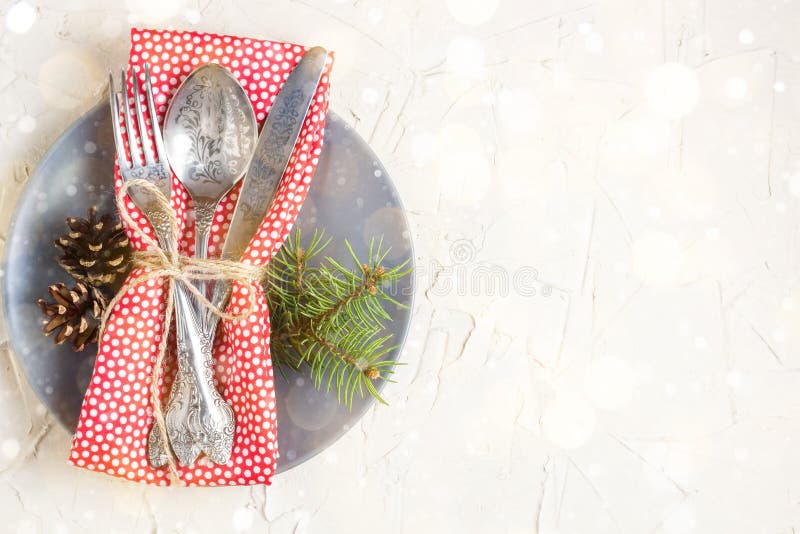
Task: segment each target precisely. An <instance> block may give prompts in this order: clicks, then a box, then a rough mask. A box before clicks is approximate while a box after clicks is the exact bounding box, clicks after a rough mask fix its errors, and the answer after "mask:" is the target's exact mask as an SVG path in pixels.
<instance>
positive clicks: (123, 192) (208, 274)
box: [98, 179, 266, 483]
mask: <svg viewBox="0 0 800 534" xmlns="http://www.w3.org/2000/svg"><path fill="white" fill-rule="evenodd" d="M132 187H135V188H137V189H140V190H142V191H146V192H148V193H152V197H153V202H154V203H155V205H154V208H155V209H157V210H159V211H160V212H161V213H164V214H166V215H167V220H168V222H169V227H170V235H171V236H172V239H171V240H170V241H171V243H170V245H171V246H169V247H168V248H167V249H164V248H162V247H161V245H160V244H159V243H158V242H157V241H156V240H155V239H153V238H152V237H150V236H149V235H148V234H147V232H145V230H144V229H143V227H142V226H141V225H140V224H139V222H138V221H137V220H136V219H134V218H133V217H132V216H131V214H130V212H129V211H128V206H127V202H126V196H127V195H128V190H129V189H130V188H132ZM116 203H117V207H118V209H119V214H120V218H121V219H122V220H123V221H124V222H125V224H126V225H127V227H128V228H129V229H130V230H131V231H133V233H134V234H135V235H136V236H138V237H139V238H140V239H141V240H142V241H143V242H144V243H146V244H147V245H148V248H147V249H145V250H137V251H134V253H133V255H132V263H133V266H134V267H141V268H143V269H142V272H141V273H140V274H137V275H131V276H129V277H128V279H127V280H125V283H124V284H123V286H122V287H121V288H120V289H119V291H118V292H117V294H116V295H115V296H114V298H112V299H111V301H110V302H109V303H108V306H107V307H106V309H105V311H104V312H103V315H102V317H101V318H100V326H99V331H100V334H99V336H98V339H101V340H102V339H103V335H104V334H105V330H106V327H107V326H108V319H109V317H110V316H111V312H112V311H113V309H114V307H115V306H116V305H117V304H118V303H119V301H120V300H121V299H122V298H123V296H124V295H125V294H126V293H127V292H128V291H129V290H130V289H131V288H133V287H134V286H136V285H138V284H141V283H143V282H147V281H148V280H155V279H157V278H163V279H164V280H165V290H166V309H165V310H164V328H163V329H162V331H161V341H160V343H159V345H158V353H157V357H156V361H155V364H154V366H153V373H152V376H151V384H150V394H151V396H152V401H153V418H154V419H155V424H156V426H157V428H158V431H159V433H160V434H161V438H162V442H163V443H164V444H165V447H164V448H165V450H166V453H167V463H168V465H169V470H170V473H171V475H172V476H173V478H174V479H175V480H177V481H179V482H181V480H180V477H179V475H178V468H177V466H176V464H175V457H174V454H173V452H172V448H171V447H170V446H169V440H168V438H167V425H166V421H165V419H164V412H163V410H162V409H161V395H160V391H159V382H160V381H161V378H162V377H161V369H162V366H163V363H164V357H165V355H166V351H167V338H168V335H169V331H170V326H171V324H172V314H173V312H174V310H175V300H174V295H173V285H172V284H174V283H175V282H176V281H179V282H182V283H184V287H185V288H186V289H187V290H188V291H189V292H190V293H191V294H192V295H194V297H195V298H196V299H197V301H198V302H200V303H201V304H202V305H203V306H204V307H206V308H207V309H208V311H209V312H210V313H212V314H213V315H215V316H217V317H218V318H220V319H226V320H230V321H239V320H242V319H246V318H247V317H249V316H250V314H252V313H253V311H254V310H255V306H256V302H255V291H248V297H249V299H248V306H247V308H246V309H245V310H244V311H243V312H242V313H240V314H230V313H226V312H225V311H223V310H221V309H220V308H218V307H217V306H215V305H214V304H213V303H212V302H211V301H209V300H208V299H207V298H206V296H205V295H203V294H202V293H201V292H200V291H198V290H197V288H196V287H195V286H194V285H193V284H192V283H191V282H192V280H228V281H231V282H240V283H242V284H245V285H249V286H251V288H254V286H255V284H257V283H260V281H261V280H263V278H264V275H265V270H266V267H263V266H259V265H249V264H246V263H242V262H237V261H229V260H219V259H203V258H193V257H188V256H181V255H180V254H179V253H178V245H177V244H178V218H177V215H176V214H175V210H173V209H172V206H171V205H170V203H169V199H167V197H166V196H165V195H164V194H163V193H162V192H161V191H160V190H159V189H158V187H156V186H155V185H154V184H152V183H151V182H148V181H147V180H143V179H134V180H126V181H125V182H123V184H122V186H121V187H120V188H119V191H117V195H116ZM181 483H182V482H181Z"/></svg>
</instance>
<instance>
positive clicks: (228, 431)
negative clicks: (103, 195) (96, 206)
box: [109, 47, 327, 467]
mask: <svg viewBox="0 0 800 534" xmlns="http://www.w3.org/2000/svg"><path fill="white" fill-rule="evenodd" d="M326 59H327V53H326V51H325V50H324V49H323V48H319V47H316V48H312V49H310V50H309V51H308V52H307V53H306V54H305V56H304V57H303V58H302V59H301V60H300V62H299V63H298V64H297V66H296V67H295V68H294V70H293V71H292V73H291V74H290V75H289V78H288V79H287V80H286V82H285V84H284V85H283V87H282V88H281V90H280V92H279V93H278V95H277V96H276V97H275V100H274V102H273V105H272V108H271V109H270V112H269V114H268V115H267V118H266V121H265V122H264V126H263V128H262V129H261V133H260V135H259V134H258V133H257V132H258V125H257V123H256V118H255V115H254V113H253V108H252V106H251V104H250V101H249V99H248V97H247V94H246V93H245V91H244V89H243V88H242V87H241V86H240V85H239V83H238V82H237V81H236V79H235V78H234V77H233V76H232V75H231V74H230V73H229V72H228V71H227V70H226V69H225V68H223V67H221V66H219V65H217V64H213V63H210V64H207V65H202V66H200V67H198V68H197V69H195V70H194V71H193V72H192V73H191V74H189V76H188V77H187V78H186V79H185V80H184V81H183V82H182V83H181V85H180V87H179V88H178V90H177V91H176V93H175V95H174V96H173V98H172V100H171V101H170V103H169V106H168V108H167V113H166V116H165V119H164V135H163V137H162V134H161V131H160V128H159V125H158V120H157V119H156V112H155V105H154V101H153V91H152V85H151V80H150V70H149V67H148V66H147V65H145V68H144V92H143V93H142V92H141V90H140V84H139V73H138V72H137V70H136V69H135V68H134V69H132V72H131V76H132V85H133V98H130V97H129V95H128V91H127V88H126V85H125V79H126V72H125V71H124V70H123V71H122V80H121V84H120V87H119V89H117V88H115V84H114V79H113V76H111V75H109V87H110V104H111V114H112V124H113V127H114V141H115V144H116V148H117V159H118V161H119V167H120V174H121V175H122V178H123V180H134V179H145V180H147V181H149V182H150V183H151V184H153V185H155V186H156V188H157V189H158V190H159V191H160V192H161V193H162V194H163V195H164V196H165V197H166V198H167V199H169V198H170V195H171V176H172V173H171V171H170V168H171V169H172V171H174V172H175V175H176V176H177V178H178V179H179V180H180V181H181V183H182V185H183V186H184V188H185V189H186V191H187V192H188V193H189V195H190V196H191V198H192V201H193V204H194V215H195V256H196V257H197V258H207V257H208V241H209V233H210V230H211V226H212V221H213V218H214V212H215V210H216V208H217V205H218V204H219V202H220V201H221V200H222V199H223V198H225V196H226V195H227V193H228V192H229V191H230V190H231V188H233V187H234V186H235V185H236V184H237V183H238V182H239V181H240V180H242V179H243V180H244V183H243V184H242V189H241V192H240V193H239V197H238V201H237V204H236V208H235V210H234V214H233V219H232V221H231V224H230V227H229V229H228V233H227V236H226V237H225V239H224V243H223V245H222V252H221V254H220V258H222V259H224V260H231V261H239V260H240V259H241V257H242V254H243V253H244V251H245V249H246V247H247V245H248V244H249V242H250V240H251V238H252V237H253V235H254V234H255V233H256V232H257V231H258V228H259V226H260V225H261V222H262V221H263V219H264V217H265V216H266V214H267V212H268V210H269V208H270V206H271V204H272V200H273V198H274V196H275V193H276V192H277V190H278V186H279V184H280V180H281V177H282V176H283V173H284V171H285V169H286V167H287V165H288V163H289V158H290V157H291V154H292V152H293V150H294V146H295V143H296V142H297V138H298V135H299V134H300V129H301V127H302V125H303V122H304V120H305V116H306V114H307V113H308V110H309V108H310V106H311V103H312V100H313V97H314V93H315V92H316V88H317V84H318V83H319V80H320V77H321V76H322V72H323V70H324V68H325V61H326ZM131 100H133V102H131ZM141 100H144V103H142V102H141ZM120 101H121V102H122V106H120ZM145 106H146V108H147V111H146V113H147V115H148V116H149V118H150V127H149V129H148V128H147V122H146V120H145V111H144V109H143V108H144V107H145ZM120 116H122V118H120ZM123 130H124V131H125V133H126V135H127V143H126V142H125V138H124V137H123V135H122V132H123ZM137 130H138V139H139V141H140V143H137ZM148 132H149V134H150V136H149V137H150V138H152V140H153V145H154V150H153V149H151V148H150V143H149V142H148ZM128 191H129V194H130V197H131V200H133V202H134V203H135V204H136V206H137V207H138V208H139V209H140V210H141V211H142V213H143V214H144V215H145V216H146V217H147V220H148V221H149V222H150V224H151V226H152V227H153V230H154V231H155V233H156V237H157V239H158V242H159V244H160V245H161V248H163V249H165V250H171V249H172V248H173V247H174V246H175V237H176V236H173V235H172V229H171V225H170V222H169V220H170V219H169V215H168V214H167V213H166V212H165V208H164V206H163V205H162V203H160V202H158V201H157V199H156V198H155V195H154V194H153V193H152V191H150V190H149V189H145V188H141V187H136V186H135V185H132V186H131V187H130V188H129V189H128ZM194 285H195V288H196V289H197V290H198V291H199V292H200V294H202V295H204V296H205V297H206V298H207V299H208V300H210V301H211V303H212V304H213V305H214V306H215V307H216V308H218V309H220V310H223V309H224V308H225V306H226V304H227V302H228V299H229V297H230V293H231V284H230V281H226V280H219V281H215V282H212V283H209V282H207V281H202V280H198V281H195V282H194ZM172 288H173V289H172V291H173V298H174V302H175V317H176V319H175V323H176V342H177V343H176V344H177V364H178V370H177V373H176V377H175V381H174V382H173V385H172V390H171V392H170V395H169V400H168V402H167V408H166V412H165V422H166V429H167V439H168V442H167V443H165V442H164V440H163V439H162V438H163V437H162V435H161V432H160V430H159V429H158V428H156V426H155V425H154V426H153V428H152V429H151V431H150V435H149V439H148V459H149V461H150V464H151V465H152V466H154V467H162V466H164V465H166V463H167V462H168V452H167V451H168V449H167V447H170V448H171V449H172V451H173V452H174V454H175V457H176V458H177V459H178V461H179V462H180V463H181V464H182V465H192V464H194V462H195V461H197V459H198V458H199V457H200V455H201V454H205V455H206V456H207V457H208V458H209V460H211V461H212V462H214V463H217V464H224V463H226V462H228V460H229V459H230V457H231V451H232V449H233V441H234V432H235V417H234V413H233V410H232V409H231V407H230V405H229V404H228V403H227V402H226V401H225V399H223V398H222V396H221V395H220V393H219V391H217V389H216V386H215V384H214V363H213V354H212V348H213V345H214V336H215V332H216V329H217V325H218V322H219V317H218V315H217V314H215V313H213V312H212V311H210V309H209V308H207V307H205V306H203V305H202V304H201V303H200V302H199V301H198V299H197V298H195V296H194V295H193V294H192V293H191V292H190V291H189V290H188V289H187V288H186V286H185V285H184V282H180V281H177V282H176V283H174V284H172Z"/></svg>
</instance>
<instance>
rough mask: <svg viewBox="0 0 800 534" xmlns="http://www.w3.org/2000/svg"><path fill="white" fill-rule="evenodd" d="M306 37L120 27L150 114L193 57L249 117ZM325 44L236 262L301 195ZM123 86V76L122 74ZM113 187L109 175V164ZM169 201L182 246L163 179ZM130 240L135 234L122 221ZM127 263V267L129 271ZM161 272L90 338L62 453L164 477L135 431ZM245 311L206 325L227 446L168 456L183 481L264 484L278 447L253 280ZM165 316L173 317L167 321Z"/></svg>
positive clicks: (267, 241)
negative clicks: (244, 99) (91, 358)
mask: <svg viewBox="0 0 800 534" xmlns="http://www.w3.org/2000/svg"><path fill="white" fill-rule="evenodd" d="M305 50H306V48H305V47H302V46H298V45H293V44H288V43H279V42H274V41H266V40H258V39H248V38H239V37H232V36H227V35H214V34H207V33H197V32H178V31H154V30H141V29H133V30H131V53H130V66H131V67H134V66H135V67H137V68H138V69H139V72H140V81H141V82H142V84H143V81H144V77H143V66H144V64H145V63H149V64H150V68H151V73H152V76H153V84H154V86H153V93H154V97H155V101H156V106H157V107H158V114H159V117H158V120H159V121H163V117H164V113H165V112H166V108H167V103H168V102H169V99H170V98H171V97H172V94H173V93H174V92H175V90H176V89H177V87H178V85H179V84H180V82H181V81H182V80H183V79H184V78H185V77H186V76H187V75H188V74H189V73H190V72H191V71H192V70H193V69H194V68H196V67H197V66H199V65H202V64H204V63H209V62H215V63H219V64H220V65H222V66H224V67H226V68H227V69H228V70H229V71H231V73H232V74H233V75H234V76H235V77H236V79H237V80H238V81H239V83H240V84H241V85H242V87H244V89H245V91H246V92H247V94H248V96H249V97H250V101H251V103H252V104H253V109H254V111H255V113H256V118H257V120H258V122H259V125H261V124H263V121H264V119H265V117H266V115H267V113H268V112H269V109H270V106H271V105H272V102H273V100H274V99H275V95H276V94H277V93H278V91H279V90H280V88H281V86H282V85H283V82H284V81H285V80H286V78H287V77H288V76H289V74H290V73H291V71H292V69H293V68H294V66H295V65H296V64H297V62H298V61H299V60H300V59H301V58H302V56H303V54H304V53H305ZM332 64H333V59H332V54H329V57H328V63H327V65H326V69H325V72H324V73H323V75H322V78H321V80H320V83H319V86H318V87H317V92H316V94H315V97H314V102H313V104H312V106H311V109H310V110H309V113H308V116H307V117H306V120H305V122H304V124H303V127H302V130H301V132H300V138H299V140H298V143H297V146H296V147H295V150H294V153H293V154H292V157H291V159H290V161H289V166H288V167H287V170H286V173H285V174H284V176H283V180H282V182H281V185H280V187H279V190H278V193H277V196H276V198H275V202H274V203H273V205H272V208H271V209H270V211H269V213H268V214H267V216H266V218H265V219H264V222H263V223H262V225H261V227H260V229H259V231H258V232H257V234H256V235H255V236H254V238H253V239H252V241H251V242H250V244H249V246H248V248H247V250H246V252H245V254H244V258H243V261H245V262H247V263H250V264H265V263H266V262H267V261H269V259H270V258H271V257H272V255H273V254H275V252H277V250H278V249H279V248H280V246H281V244H282V243H283V241H284V239H285V238H286V237H287V235H288V234H289V231H290V230H291V227H292V224H293V223H294V220H295V217H296V216H297V213H298V211H299V210H300V207H301V205H302V203H303V200H304V199H305V196H306V193H307V192H308V187H309V185H310V184H311V178H312V176H313V175H314V171H315V169H316V166H317V162H318V158H319V155H320V152H321V150H322V137H323V128H324V124H325V115H326V113H327V109H328V93H329V74H330V69H331V66H332ZM128 90H129V92H130V91H131V90H132V89H131V80H130V78H129V79H128ZM115 179H116V186H117V187H119V186H120V184H121V179H120V175H119V172H118V170H117V172H116V173H115ZM239 188H240V186H237V187H236V188H234V190H233V191H231V192H230V194H229V195H228V196H227V198H226V200H224V201H223V202H221V203H220V205H219V206H218V208H217V211H216V214H215V218H214V224H213V227H212V231H211V239H210V245H209V253H210V256H211V257H214V255H215V254H218V253H219V250H221V248H222V239H223V238H224V234H225V232H226V230H227V228H228V224H229V223H230V220H231V217H232V215H233V210H234V207H235V204H236V199H237V194H238V191H239ZM171 201H172V206H173V208H174V209H175V211H176V213H177V216H178V220H179V221H180V226H181V230H180V231H181V233H182V235H181V245H180V248H181V251H182V252H183V253H184V254H192V253H193V248H194V245H193V243H194V235H193V227H194V220H193V219H194V215H193V210H192V209H191V199H190V198H189V196H188V195H187V193H186V192H185V191H184V189H183V187H182V186H181V184H180V182H179V181H178V180H177V179H176V178H175V177H173V179H172V197H171ZM127 207H128V210H129V211H130V212H131V214H132V216H133V217H134V218H135V219H137V220H138V221H139V224H140V225H141V226H142V227H143V228H144V229H145V230H146V232H147V233H149V235H150V236H151V237H153V238H154V234H153V233H152V229H151V228H150V226H149V224H148V223H147V221H146V219H145V218H144V217H143V216H142V215H141V213H140V212H139V210H138V209H137V208H136V206H135V205H134V204H133V203H132V202H130V201H128V204H127ZM128 233H129V234H130V238H131V243H132V244H133V246H134V247H135V248H137V249H140V250H141V249H143V248H145V247H146V245H145V244H144V243H143V241H142V239H141V238H140V237H138V236H136V235H133V232H132V231H130V229H129V230H128ZM137 271H138V270H135V271H134V272H132V273H131V275H130V276H132V277H133V276H137V275H140V274H141V271H138V272H137ZM249 291H252V289H249V288H248V287H246V286H244V285H241V284H234V288H233V292H232V295H231V301H230V305H229V308H228V311H229V312H231V313H233V314H241V313H243V312H244V311H246V310H247V308H248V305H249V298H250V295H249ZM164 296H165V295H164V284H163V281H161V280H150V281H147V282H143V283H140V284H138V285H136V286H134V287H132V288H131V289H130V290H128V291H127V293H126V294H125V295H124V296H123V298H122V299H121V300H120V302H119V304H118V305H117V306H116V307H115V309H114V310H113V311H112V313H111V315H110V317H109V321H108V323H107V327H106V331H105V333H104V335H103V338H102V339H101V340H100V347H99V350H98V354H97V361H96V362H95V367H94V373H93V375H92V379H91V382H90V385H89V389H88V390H87V392H86V396H85V398H84V401H83V407H82V409H81V415H80V420H79V421H78V428H77V430H76V432H75V437H74V439H73V442H72V452H71V454H70V457H69V461H70V463H71V464H73V465H75V466H78V467H82V468H85V469H90V470H93V471H101V472H104V473H108V474H110V475H114V476H117V477H121V478H125V479H129V480H135V481H139V482H146V483H149V484H160V485H168V484H169V483H170V478H169V473H168V470H167V469H166V468H161V469H154V468H152V467H151V466H150V464H149V463H148V461H147V436H148V433H149V431H150V427H151V425H152V423H153V406H152V401H151V395H150V377H151V376H152V371H153V365H154V362H155V360H156V356H157V348H158V345H159V343H160V341H161V336H162V335H164V332H163V328H162V326H163V320H164V317H163V313H164V308H165V300H164ZM254 296H255V302H256V311H255V313H253V314H251V315H250V316H249V317H248V318H247V319H244V320H241V321H224V322H223V325H222V328H221V329H220V330H219V331H218V332H217V341H216V344H215V365H216V367H215V371H216V378H217V382H218V388H219V389H220V392H221V393H222V395H223V397H224V398H225V399H226V400H227V401H228V402H229V403H230V404H231V406H232V407H233V409H234V412H235V413H236V434H235V436H234V445H233V454H232V457H231V460H230V461H229V462H228V463H227V464H225V465H217V464H214V463H211V462H210V461H208V460H207V459H206V458H205V457H202V458H201V459H200V460H199V461H198V462H197V463H196V464H195V465H194V466H191V467H186V466H180V465H179V466H178V472H179V476H180V479H181V481H182V482H183V483H185V484H187V485H201V486H202V485H204V486H218V485H249V484H269V483H270V478H271V476H272V474H273V473H274V472H275V462H276V459H277V456H278V445H277V426H276V412H275V409H276V408H275V391H274V387H273V386H274V384H273V373H272V360H271V359H270V350H269V333H270V330H269V311H268V310H267V305H266V299H265V297H264V294H263V292H262V291H261V289H260V288H258V289H256V295H254ZM173 324H174V322H173ZM166 360H167V363H166V365H165V369H164V372H163V376H164V384H163V387H162V403H164V402H166V398H167V392H168V390H169V385H170V384H171V382H172V380H173V378H174V372H175V369H174V362H173V358H172V357H169V356H168V357H167V358H166Z"/></svg>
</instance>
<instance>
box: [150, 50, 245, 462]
mask: <svg viewBox="0 0 800 534" xmlns="http://www.w3.org/2000/svg"><path fill="white" fill-rule="evenodd" d="M257 137H258V124H257V122H256V117H255V114H254V113H253V108H252V106H251V105H250V101H249V99H248V98H247V94H246V93H245V92H244V89H243V88H242V87H241V86H240V85H239V83H238V82H237V81H236V79H235V78H234V77H233V76H232V75H231V74H230V73H229V72H228V71H227V70H226V69H225V68H223V67H221V66H219V65H216V64H211V63H210V64H207V65H203V66H201V67H199V68H197V69H195V70H194V71H193V72H192V73H191V74H190V75H189V76H188V77H187V78H186V79H185V80H184V81H183V82H182V83H181V85H180V86H179V87H178V90H177V91H176V92H175V96H174V97H173V98H172V100H171V102H170V104H169V107H168V108H167V113H166V117H165V119H164V145H165V148H166V151H167V156H168V159H169V162H170V165H171V166H172V170H173V171H174V172H175V175H176V176H177V177H178V179H179V180H180V181H181V183H182V184H183V186H184V187H185V188H186V190H187V191H188V193H189V195H190V196H191V197H192V201H193V202H194V209H195V256H196V257H198V258H206V257H208V238H209V232H210V230H211V225H212V222H213V219H214V212H215V211H216V208H217V204H219V202H220V201H221V200H222V199H223V198H224V197H225V195H226V194H227V193H228V192H229V191H230V190H231V188H232V187H233V186H234V185H236V183H237V182H238V181H239V180H241V179H242V177H243V175H244V173H245V171H246V170H247V167H248V164H249V163H250V159H251V157H252V155H253V151H254V150H255V145H256V140H257ZM196 287H197V288H198V290H199V291H200V292H201V293H202V294H203V295H206V296H208V291H207V287H206V283H205V281H197V283H196ZM195 304H196V305H195V309H196V310H197V312H198V317H200V318H202V317H205V316H206V315H207V314H206V313H203V312H202V311H201V310H200V307H199V306H198V305H197V303H195ZM202 322H203V323H206V321H202ZM202 330H204V331H205V332H204V333H203V334H204V335H203V338H204V339H203V340H202V343H203V345H204V350H202V351H199V352H200V353H198V351H192V358H191V362H190V366H191V369H186V368H185V367H186V365H185V363H184V365H183V366H181V362H180V361H179V362H178V364H179V365H178V375H177V377H176V379H175V385H174V386H173V394H171V395H170V399H169V402H168V406H167V412H166V422H167V427H168V428H167V434H168V435H169V436H170V441H171V444H172V446H173V449H174V450H175V454H176V456H177V457H178V460H180V461H181V463H183V464H185V465H191V464H192V463H194V461H195V460H196V459H197V456H199V454H200V452H205V453H206V455H208V457H209V458H210V459H211V460H212V461H214V462H215V463H225V462H227V459H228V458H229V456H230V447H231V446H232V443H228V442H229V441H231V440H230V439H229V438H230V436H232V434H233V433H232V429H233V426H234V424H235V423H234V420H233V411H232V410H231V409H230V406H228V404H227V403H226V402H225V401H224V399H222V397H221V395H220V394H219V392H217V390H216V388H215V386H214V373H213V362H212V360H211V344H212V342H213V337H214V332H209V331H208V328H203V329H202ZM170 427H172V429H173V430H174V432H170ZM187 433H188V435H187ZM173 434H174V435H175V438H176V439H174V440H173V439H172V435H173ZM152 443H153V445H154V446H163V444H160V443H158V440H152ZM151 457H153V456H152V455H151Z"/></svg>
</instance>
